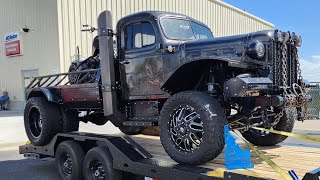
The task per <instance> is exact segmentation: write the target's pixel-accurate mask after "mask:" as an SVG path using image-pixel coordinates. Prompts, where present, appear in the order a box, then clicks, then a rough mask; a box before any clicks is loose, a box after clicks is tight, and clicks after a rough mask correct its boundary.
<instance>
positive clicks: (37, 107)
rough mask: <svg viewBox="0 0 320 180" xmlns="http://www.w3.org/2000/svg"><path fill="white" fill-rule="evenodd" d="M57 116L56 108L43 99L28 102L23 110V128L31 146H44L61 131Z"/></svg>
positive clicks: (34, 98)
mask: <svg viewBox="0 0 320 180" xmlns="http://www.w3.org/2000/svg"><path fill="white" fill-rule="evenodd" d="M59 116H60V115H59V109H58V106H57V105H56V104H54V103H51V102H48V101H47V100H46V99H45V98H43V97H32V98H30V99H29V100H28V102H27V104H26V106H25V109H24V126H25V130H26V134H27V136H28V138H29V140H30V141H31V142H32V144H33V145H36V146H42V145H46V144H48V143H49V142H50V141H51V139H52V138H53V137H54V136H55V135H56V134H57V133H60V132H61V131H62V123H61V121H60V120H59Z"/></svg>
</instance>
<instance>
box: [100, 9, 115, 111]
mask: <svg viewBox="0 0 320 180" xmlns="http://www.w3.org/2000/svg"><path fill="white" fill-rule="evenodd" d="M98 35H99V47H100V68H101V82H102V86H101V88H102V97H103V109H104V110H103V112H104V116H110V115H113V114H114V111H115V110H116V108H117V106H116V104H117V97H116V92H115V89H114V88H115V70H114V55H113V31H112V16H111V12H110V11H104V12H102V13H101V14H100V15H99V18H98Z"/></svg>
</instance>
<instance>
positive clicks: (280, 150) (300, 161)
mask: <svg viewBox="0 0 320 180" xmlns="http://www.w3.org/2000/svg"><path fill="white" fill-rule="evenodd" d="M132 139H134V140H135V141H136V142H137V143H138V144H139V145H141V146H142V147H143V148H145V149H146V150H147V151H148V152H150V153H151V154H152V155H153V156H154V159H158V160H162V161H168V162H173V163H174V161H173V160H171V159H170V158H169V157H168V155H167V154H166V153H165V151H164V149H163V147H162V146H161V143H160V138H159V137H156V136H146V135H136V136H132ZM240 146H241V147H243V148H247V147H246V145H245V144H244V143H240ZM258 149H259V150H260V151H262V152H263V153H264V154H266V155H267V156H268V157H269V158H270V159H272V161H274V162H275V163H276V164H277V165H279V166H280V167H281V168H282V169H283V170H285V171H289V170H294V171H295V172H296V174H297V175H298V176H299V177H300V179H302V178H303V177H304V176H305V174H306V173H307V172H310V171H312V170H314V169H315V168H319V167H320V148H309V147H298V146H272V147H258ZM251 159H252V162H253V163H254V168H253V169H247V170H233V171H231V172H235V173H239V174H247V175H250V176H256V177H262V178H272V179H283V177H281V176H280V175H279V174H278V173H276V172H275V171H274V170H273V169H272V168H271V167H270V166H269V165H267V164H266V163H265V162H263V161H262V160H261V159H260V158H259V156H258V155H256V154H255V153H254V152H251ZM224 161H225V160H224V153H221V154H220V155H219V156H218V157H217V158H215V159H214V160H213V161H211V162H209V163H206V164H204V165H202V166H201V167H205V168H210V169H215V170H216V173H218V172H221V175H222V174H223V172H224V171H225V163H224Z"/></svg>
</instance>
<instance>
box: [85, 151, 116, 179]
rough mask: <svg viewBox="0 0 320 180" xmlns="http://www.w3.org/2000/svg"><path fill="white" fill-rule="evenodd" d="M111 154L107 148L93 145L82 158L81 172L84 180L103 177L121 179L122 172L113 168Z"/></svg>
mask: <svg viewBox="0 0 320 180" xmlns="http://www.w3.org/2000/svg"><path fill="white" fill-rule="evenodd" d="M112 162H113V161H112V155H111V153H110V152H109V150H107V149H104V148H102V147H94V148H92V149H91V150H89V151H88V153H87V155H86V156H85V158H84V163H83V173H84V178H85V179H86V180H94V179H105V180H109V179H112V180H121V179H122V173H121V171H119V170H115V169H113V164H112Z"/></svg>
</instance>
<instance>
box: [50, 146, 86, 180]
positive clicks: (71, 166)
mask: <svg viewBox="0 0 320 180" xmlns="http://www.w3.org/2000/svg"><path fill="white" fill-rule="evenodd" d="M83 159H84V152H83V150H82V148H81V146H80V145H79V144H78V143H77V142H75V141H71V140H69V141H65V142H62V143H61V144H59V146H58V148H57V151H56V154H55V160H56V165H57V168H58V173H59V176H60V177H61V178H62V179H64V180H81V179H83V174H82V166H83Z"/></svg>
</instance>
